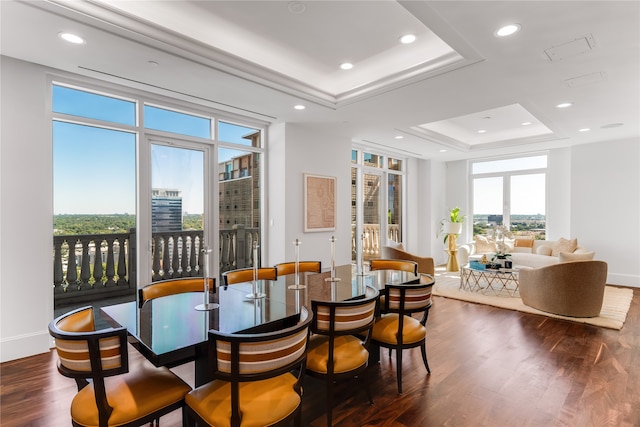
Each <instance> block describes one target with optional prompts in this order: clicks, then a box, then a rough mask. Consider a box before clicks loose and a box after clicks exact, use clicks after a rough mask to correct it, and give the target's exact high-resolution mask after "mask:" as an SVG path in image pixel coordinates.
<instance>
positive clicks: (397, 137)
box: [395, 135, 404, 139]
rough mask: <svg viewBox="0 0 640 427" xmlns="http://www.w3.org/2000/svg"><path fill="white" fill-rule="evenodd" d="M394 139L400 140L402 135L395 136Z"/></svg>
mask: <svg viewBox="0 0 640 427" xmlns="http://www.w3.org/2000/svg"><path fill="white" fill-rule="evenodd" d="M395 138H396V139H402V138H404V136H402V135H396V137H395Z"/></svg>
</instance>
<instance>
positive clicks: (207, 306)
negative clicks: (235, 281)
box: [196, 246, 220, 311]
mask: <svg viewBox="0 0 640 427" xmlns="http://www.w3.org/2000/svg"><path fill="white" fill-rule="evenodd" d="M211 252H212V249H210V248H208V247H207V246H203V247H202V249H201V250H200V253H201V254H202V255H201V256H202V257H203V258H204V270H203V272H202V276H203V279H204V302H203V303H202V304H200V305H198V306H196V310H200V311H205V310H213V309H214V308H218V307H220V305H219V304H216V303H211V302H209V284H210V282H211V279H210V270H209V254H210V253H211Z"/></svg>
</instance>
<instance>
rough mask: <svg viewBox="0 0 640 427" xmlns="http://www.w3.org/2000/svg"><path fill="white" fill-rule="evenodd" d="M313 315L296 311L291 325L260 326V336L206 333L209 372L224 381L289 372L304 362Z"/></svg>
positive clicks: (303, 308) (303, 309)
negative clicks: (211, 356)
mask: <svg viewBox="0 0 640 427" xmlns="http://www.w3.org/2000/svg"><path fill="white" fill-rule="evenodd" d="M312 319H313V314H312V313H311V312H310V311H309V309H308V308H307V307H305V306H302V307H301V308H300V314H299V317H298V318H297V319H296V320H297V322H296V323H295V324H294V325H291V326H287V327H283V325H282V323H281V322H273V323H272V324H271V325H261V326H260V327H259V331H260V332H256V333H252V332H251V330H248V331H243V332H239V333H234V334H226V333H222V332H219V331H217V330H215V329H211V330H210V331H209V346H210V347H209V348H210V354H211V355H214V356H215V357H213V358H212V359H211V360H212V361H213V372H214V375H215V376H216V377H218V378H223V379H226V380H228V381H249V380H258V379H265V378H270V377H274V376H277V375H280V374H282V373H285V372H289V371H290V370H291V369H292V368H293V367H295V366H296V365H297V364H300V363H301V362H302V361H303V360H304V359H305V358H306V350H307V339H308V337H309V324H310V323H311V320H312Z"/></svg>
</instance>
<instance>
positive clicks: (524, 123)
mask: <svg viewBox="0 0 640 427" xmlns="http://www.w3.org/2000/svg"><path fill="white" fill-rule="evenodd" d="M520 124H521V125H522V126H529V125H530V124H531V122H522V123H520Z"/></svg>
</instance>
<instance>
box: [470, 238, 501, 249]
mask: <svg viewBox="0 0 640 427" xmlns="http://www.w3.org/2000/svg"><path fill="white" fill-rule="evenodd" d="M475 241H476V253H482V252H492V253H496V252H498V247H497V246H496V242H495V240H493V239H491V238H488V237H485V236H475Z"/></svg>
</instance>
